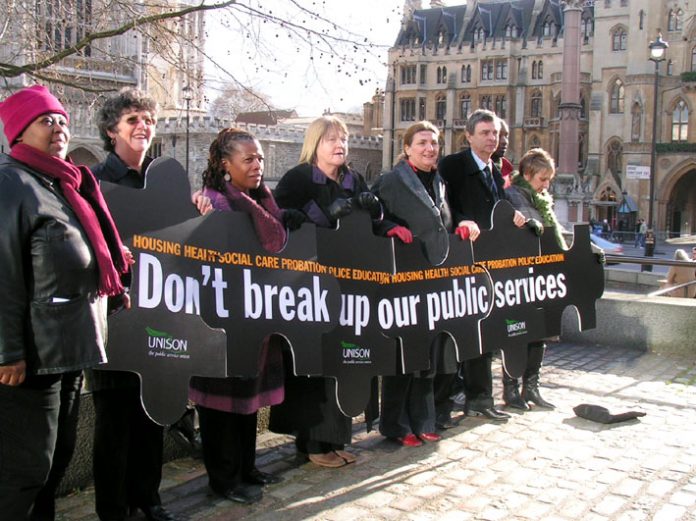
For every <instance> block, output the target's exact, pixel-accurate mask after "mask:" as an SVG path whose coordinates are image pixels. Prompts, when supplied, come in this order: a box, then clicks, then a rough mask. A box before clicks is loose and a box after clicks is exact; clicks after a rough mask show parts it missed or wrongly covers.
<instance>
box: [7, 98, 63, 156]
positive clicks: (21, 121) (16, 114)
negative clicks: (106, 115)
mask: <svg viewBox="0 0 696 521" xmlns="http://www.w3.org/2000/svg"><path fill="white" fill-rule="evenodd" d="M49 112H53V113H55V114H62V115H63V116H65V118H66V119H67V120H68V122H70V118H69V117H68V113H67V112H66V111H65V108H63V105H61V103H60V101H58V99H57V98H56V97H55V96H54V95H53V94H51V93H50V92H49V91H48V89H47V88H46V87H44V86H43V85H34V86H32V87H27V88H25V89H22V90H20V91H18V92H15V93H14V94H13V95H12V96H10V97H8V98H7V99H6V100H5V101H3V102H0V119H1V120H2V124H3V125H4V129H5V137H7V142H8V143H9V144H10V147H12V146H13V145H14V144H15V141H16V140H17V138H18V137H19V136H21V135H22V132H24V130H25V129H26V128H27V127H28V126H29V125H30V124H31V122H32V121H34V120H35V119H36V118H38V117H39V116H40V115H41V114H46V113H49Z"/></svg>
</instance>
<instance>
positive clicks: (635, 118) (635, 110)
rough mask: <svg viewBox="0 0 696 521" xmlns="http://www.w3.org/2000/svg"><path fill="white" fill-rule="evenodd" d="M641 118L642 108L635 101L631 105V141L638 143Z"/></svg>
mask: <svg viewBox="0 0 696 521" xmlns="http://www.w3.org/2000/svg"><path fill="white" fill-rule="evenodd" d="M642 119H643V109H642V108H641V106H640V103H638V102H637V101H636V102H635V103H634V104H633V106H632V107H631V141H632V142H633V143H638V142H639V141H640V130H641V125H642Z"/></svg>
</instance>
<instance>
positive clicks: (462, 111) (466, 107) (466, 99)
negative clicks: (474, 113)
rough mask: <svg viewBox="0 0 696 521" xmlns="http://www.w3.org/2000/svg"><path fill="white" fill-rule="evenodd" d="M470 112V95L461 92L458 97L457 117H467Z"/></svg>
mask: <svg viewBox="0 0 696 521" xmlns="http://www.w3.org/2000/svg"><path fill="white" fill-rule="evenodd" d="M470 112H471V96H470V95H469V94H462V96H461V97H460V98H459V117H460V118H462V119H466V118H468V117H469V113H470Z"/></svg>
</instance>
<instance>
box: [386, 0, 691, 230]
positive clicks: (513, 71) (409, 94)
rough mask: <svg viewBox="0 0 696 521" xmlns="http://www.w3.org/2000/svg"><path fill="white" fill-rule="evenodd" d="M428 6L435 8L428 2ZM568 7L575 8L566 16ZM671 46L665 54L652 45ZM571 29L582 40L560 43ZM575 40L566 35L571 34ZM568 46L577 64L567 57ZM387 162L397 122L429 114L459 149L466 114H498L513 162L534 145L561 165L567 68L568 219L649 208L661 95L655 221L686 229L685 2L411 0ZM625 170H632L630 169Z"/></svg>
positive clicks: (564, 196) (392, 66)
mask: <svg viewBox="0 0 696 521" xmlns="http://www.w3.org/2000/svg"><path fill="white" fill-rule="evenodd" d="M433 4H435V5H433ZM568 9H575V11H576V12H577V14H578V15H579V16H575V17H574V21H573V24H574V25H573V27H566V21H568V20H571V18H570V16H569V15H568ZM658 31H661V32H662V38H663V39H664V40H665V41H666V42H668V43H669V48H668V49H667V51H666V59H665V61H664V62H662V63H660V64H659V69H658V70H659V78H658V80H659V82H658V90H657V96H655V88H654V84H655V64H654V63H653V62H652V61H649V56H650V54H649V48H648V45H649V43H650V42H651V41H654V40H655V39H656V37H657V34H658ZM566 34H573V35H577V41H572V42H571V41H568V42H565V41H564V38H565V37H566ZM569 44H570V45H569ZM573 46H574V47H575V49H576V51H575V52H576V53H577V55H578V56H577V59H576V60H575V68H576V69H579V70H572V68H573V64H572V60H571V64H570V69H565V70H564V54H566V67H568V64H567V55H568V50H567V49H569V48H570V49H571V50H572V49H573ZM389 71H390V77H389V79H388V82H387V88H386V99H385V115H384V122H383V123H384V160H383V162H384V165H385V167H388V165H390V164H392V162H393V161H394V158H395V157H396V156H397V155H398V153H399V152H400V145H401V143H400V140H401V137H402V135H403V132H404V130H405V129H406V128H407V127H408V126H409V125H410V124H411V123H413V122H414V121H417V120H420V119H428V120H431V121H433V122H434V123H436V124H437V125H438V127H439V128H440V129H441V131H442V133H443V145H444V147H443V153H445V154H448V153H451V152H455V151H458V150H460V149H461V148H463V147H465V146H466V139H465V136H464V124H465V122H466V118H467V115H468V114H470V113H471V112H472V111H473V110H475V109H477V108H479V107H485V108H488V109H491V110H493V111H495V112H496V113H498V114H499V115H500V116H501V117H502V118H504V119H505V120H507V122H508V124H509V126H510V129H511V147H510V151H509V156H510V159H511V160H512V161H513V163H516V162H517V161H518V160H519V158H520V157H521V156H522V154H523V153H524V152H525V151H526V150H528V149H529V148H531V147H534V146H541V147H543V148H545V149H547V150H549V151H550V152H551V153H552V154H553V155H554V156H555V157H556V160H557V162H559V159H561V158H559V153H560V148H561V147H560V128H561V121H562V118H561V114H563V111H562V110H561V98H562V94H563V89H564V88H566V86H564V83H563V78H564V74H566V75H567V74H575V77H577V78H578V83H579V85H575V88H578V87H579V96H578V99H577V100H571V101H573V102H574V103H572V104H573V105H576V106H577V118H578V122H577V125H576V128H577V137H576V138H575V142H576V143H575V146H574V147H573V150H572V154H573V156H574V157H573V158H572V160H571V163H570V164H571V165H574V164H576V165H577V170H576V171H574V172H571V174H572V175H571V176H569V179H565V180H564V179H563V177H564V176H559V177H561V179H559V181H560V182H557V183H556V186H555V190H556V199H557V211H558V213H559V216H561V217H562V221H563V222H566V223H573V222H580V221H587V220H589V219H590V218H591V217H592V218H595V219H604V218H606V219H608V220H609V221H610V222H611V223H612V224H613V226H614V228H615V229H617V228H621V227H623V228H627V229H630V228H632V227H633V225H634V223H635V221H636V219H637V218H638V217H647V213H648V207H649V201H648V197H649V191H650V181H649V179H637V178H635V176H634V175H633V172H635V171H636V170H641V169H635V168H633V167H636V166H639V167H648V166H649V165H650V159H651V150H652V140H653V133H652V127H653V116H652V115H653V109H654V104H653V103H654V99H655V98H657V131H656V135H655V139H656V142H657V149H656V150H657V156H656V171H655V181H654V182H655V185H654V193H655V199H654V203H655V204H654V208H655V210H654V215H655V218H654V221H655V228H656V230H657V232H658V233H660V234H669V235H676V234H684V233H691V232H693V230H694V222H695V220H696V158H695V157H694V154H693V152H694V151H696V145H694V141H695V140H696V116H695V114H694V111H695V110H696V5H693V2H691V3H689V2H688V1H686V0H660V1H655V0H596V1H594V2H592V1H585V2H579V1H567V2H561V1H560V0H512V1H502V0H481V1H478V0H470V1H468V2H465V3H464V2H463V5H457V6H450V7H443V6H442V2H434V3H433V2H431V8H429V9H422V8H421V2H420V1H413V0H410V1H406V2H405V7H404V18H403V22H402V26H401V30H400V31H399V34H398V35H397V37H396V41H395V43H394V46H393V47H392V48H391V49H390V51H389ZM627 171H628V173H627Z"/></svg>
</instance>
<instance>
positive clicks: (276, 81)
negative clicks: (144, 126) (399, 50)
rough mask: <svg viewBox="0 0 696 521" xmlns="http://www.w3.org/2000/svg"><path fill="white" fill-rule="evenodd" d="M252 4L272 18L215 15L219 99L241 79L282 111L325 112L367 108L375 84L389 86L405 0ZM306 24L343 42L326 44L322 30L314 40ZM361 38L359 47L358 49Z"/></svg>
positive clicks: (210, 44) (212, 45)
mask: <svg viewBox="0 0 696 521" xmlns="http://www.w3.org/2000/svg"><path fill="white" fill-rule="evenodd" d="M245 4H246V5H247V6H249V8H250V9H252V10H254V11H256V12H257V13H258V12H263V13H265V14H266V21H265V22H264V21H263V20H262V18H261V17H260V16H258V14H256V15H253V16H251V17H250V16H249V14H248V12H247V13H245V12H243V11H244V10H243V9H239V8H235V10H234V11H232V13H234V14H232V15H231V14H229V13H226V14H221V13H216V12H213V13H210V14H208V15H207V19H206V26H207V31H208V37H207V47H206V52H207V54H208V55H209V56H211V58H212V59H213V60H214V61H215V62H216V63H217V64H218V65H219V66H220V67H215V66H214V65H211V64H210V63H209V64H207V65H206V76H207V84H208V97H209V98H210V99H211V100H212V99H213V98H215V97H216V96H217V95H219V92H220V87H221V85H222V84H223V83H225V82H232V81H234V80H232V77H234V79H236V80H237V81H238V82H241V83H242V84H244V85H245V86H248V87H251V88H252V89H254V90H256V91H257V92H260V93H261V94H263V95H265V96H267V97H268V98H269V99H270V102H271V104H272V105H273V106H274V107H276V108H278V109H295V110H297V112H298V115H300V116H319V115H321V114H322V113H323V112H324V111H325V110H327V109H330V110H331V111H333V112H348V111H357V112H362V104H363V103H364V102H366V101H370V99H371V97H372V96H373V94H374V92H375V89H377V88H381V89H384V88H385V85H386V78H387V67H386V62H387V50H388V48H389V47H391V46H392V45H393V43H394V41H395V40H396V37H397V35H398V32H399V28H400V24H401V17H402V12H403V6H404V2H403V0H398V1H395V0H324V1H321V0H274V1H273V2H269V1H263V2H262V1H258V0H247V1H246V2H245ZM293 4H299V5H300V6H303V7H305V8H306V9H307V10H308V11H310V12H311V13H314V16H313V15H312V14H311V13H308V12H302V11H301V10H299V9H297V8H296V7H294V6H293ZM424 4H427V2H424ZM269 6H270V7H269ZM269 9H270V11H269ZM269 15H270V16H271V17H278V18H279V19H280V18H282V19H283V20H285V22H287V23H286V24H285V27H281V26H279V24H278V23H276V22H273V21H270V20H268V16H269ZM242 28H243V29H242ZM306 28H311V29H313V30H315V31H318V32H319V34H320V35H324V36H327V37H335V38H339V39H340V40H339V41H336V40H331V41H330V43H325V42H321V41H319V38H318V37H317V36H316V35H313V36H312V37H311V38H310V37H309V36H308V35H307V34H306V31H305V29H306ZM326 41H327V42H329V40H328V39H327V40H326ZM355 42H358V43H359V44H358V45H357V46H355V47H354V43H355ZM329 46H330V47H331V48H329ZM220 69H222V70H223V71H224V72H223V71H221V70H220Z"/></svg>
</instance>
